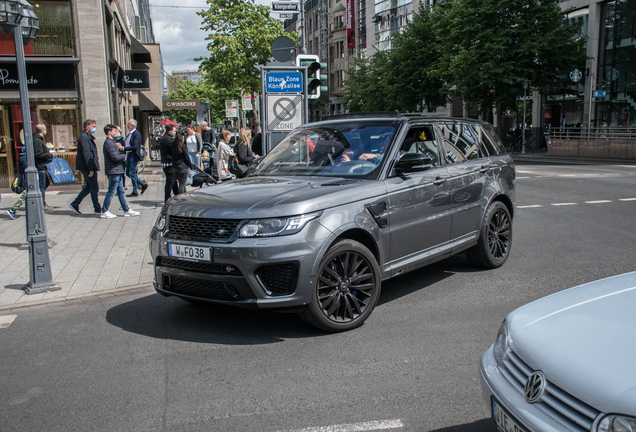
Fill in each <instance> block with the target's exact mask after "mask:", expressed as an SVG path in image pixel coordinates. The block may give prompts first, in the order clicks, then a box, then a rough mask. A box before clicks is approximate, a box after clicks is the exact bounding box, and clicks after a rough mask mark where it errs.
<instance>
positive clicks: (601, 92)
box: [593, 90, 607, 98]
mask: <svg viewBox="0 0 636 432" xmlns="http://www.w3.org/2000/svg"><path fill="white" fill-rule="evenodd" d="M593 95H594V97H596V98H601V97H605V96H607V91H606V90H594V93H593Z"/></svg>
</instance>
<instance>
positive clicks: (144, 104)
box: [138, 92, 161, 115]
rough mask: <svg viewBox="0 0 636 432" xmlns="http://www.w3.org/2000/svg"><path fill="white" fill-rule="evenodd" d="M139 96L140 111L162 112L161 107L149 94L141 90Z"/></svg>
mask: <svg viewBox="0 0 636 432" xmlns="http://www.w3.org/2000/svg"><path fill="white" fill-rule="evenodd" d="M138 98H139V111H143V112H146V113H148V115H160V114H161V108H159V107H158V106H157V105H155V104H154V102H153V101H151V100H150V99H149V98H148V96H146V95H145V94H143V93H142V92H139V94H138Z"/></svg>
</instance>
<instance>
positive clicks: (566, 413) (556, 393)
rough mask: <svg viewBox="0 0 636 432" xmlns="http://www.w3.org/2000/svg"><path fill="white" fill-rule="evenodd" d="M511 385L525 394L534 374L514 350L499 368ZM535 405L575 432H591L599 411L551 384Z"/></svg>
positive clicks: (507, 355) (546, 387)
mask: <svg viewBox="0 0 636 432" xmlns="http://www.w3.org/2000/svg"><path fill="white" fill-rule="evenodd" d="M499 370H500V371H501V372H502V374H503V375H504V376H505V377H506V378H507V379H508V381H510V383H511V384H512V385H513V386H514V387H515V388H516V389H517V390H519V392H520V393H522V394H523V391H524V386H525V384H526V381H527V380H528V377H529V376H530V375H532V373H533V372H534V371H533V370H532V368H531V367H530V366H528V365H527V364H526V363H525V362H524V361H523V360H521V358H520V357H519V356H517V355H516V354H515V353H514V352H512V350H508V353H507V354H506V357H505V359H504V362H503V365H502V366H500V367H499ZM534 405H536V406H537V407H539V408H540V409H541V410H543V411H544V412H545V413H546V414H548V415H549V416H551V417H552V418H554V419H556V420H558V421H559V422H561V423H563V424H564V425H566V426H567V427H568V428H569V429H570V430H573V431H581V432H583V431H589V430H590V429H591V427H592V423H593V422H594V419H595V418H596V416H598V415H599V413H600V412H599V411H598V410H596V409H594V408H592V407H591V406H589V405H588V404H586V403H585V402H583V401H581V400H579V399H577V398H575V397H574V396H572V395H571V394H569V393H567V392H565V391H563V390H561V389H560V388H559V387H557V386H556V385H554V384H553V383H551V382H549V381H548V382H546V385H545V391H544V394H543V395H542V396H541V402H537V403H535V404H534Z"/></svg>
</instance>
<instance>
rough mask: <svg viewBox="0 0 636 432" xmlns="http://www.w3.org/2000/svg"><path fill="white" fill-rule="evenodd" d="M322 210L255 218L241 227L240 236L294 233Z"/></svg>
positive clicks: (269, 235) (268, 235)
mask: <svg viewBox="0 0 636 432" xmlns="http://www.w3.org/2000/svg"><path fill="white" fill-rule="evenodd" d="M321 214H322V212H316V213H309V214H305V215H301V216H292V217H287V218H272V219H255V220H251V221H249V222H248V223H246V224H245V225H243V226H242V227H241V231H240V235H241V237H273V236H282V235H290V234H296V233H297V232H299V231H300V230H302V229H303V227H304V226H305V225H307V222H309V221H312V220H314V219H316V218H318V217H320V215H321Z"/></svg>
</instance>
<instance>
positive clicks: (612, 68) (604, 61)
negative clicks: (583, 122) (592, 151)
mask: <svg viewBox="0 0 636 432" xmlns="http://www.w3.org/2000/svg"><path fill="white" fill-rule="evenodd" d="M635 20H636V2H634V1H628V0H615V1H609V2H607V3H605V4H604V5H603V16H602V20H601V22H602V23H603V27H602V28H601V32H600V43H599V66H598V73H597V79H596V89H597V90H605V91H606V92H607V95H606V97H605V98H602V99H597V100H596V117H595V118H596V124H597V125H598V126H612V127H621V126H631V127H633V126H636V44H635V43H634V40H635V39H636V23H635Z"/></svg>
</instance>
